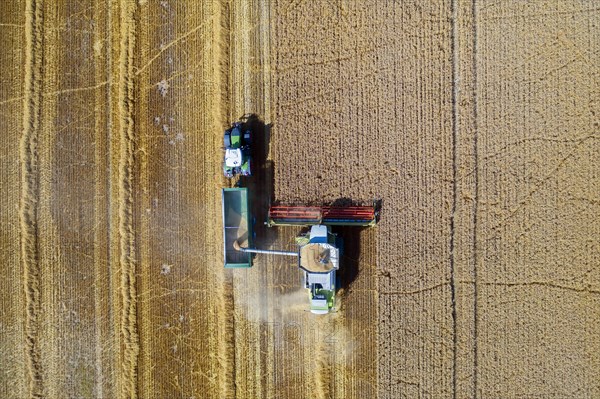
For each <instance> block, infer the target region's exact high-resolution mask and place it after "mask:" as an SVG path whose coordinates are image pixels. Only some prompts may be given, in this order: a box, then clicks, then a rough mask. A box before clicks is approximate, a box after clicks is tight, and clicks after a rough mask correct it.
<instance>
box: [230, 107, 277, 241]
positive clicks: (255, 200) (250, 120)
mask: <svg viewBox="0 0 600 399" xmlns="http://www.w3.org/2000/svg"><path fill="white" fill-rule="evenodd" d="M244 117H245V118H246V126H247V127H248V129H250V131H251V132H252V143H251V148H252V159H251V169H252V176H248V177H240V182H239V183H240V185H241V186H243V187H247V188H248V192H249V198H250V204H249V205H250V210H251V212H252V216H253V223H254V226H253V230H254V237H253V241H254V243H253V245H254V246H255V247H257V248H269V247H270V246H271V245H272V244H273V242H275V240H276V239H277V231H276V229H272V228H268V227H267V226H266V222H267V216H268V211H269V206H270V204H271V203H272V202H273V199H274V198H273V196H274V186H275V175H274V172H275V163H274V162H273V161H272V160H270V159H269V150H270V142H271V127H272V126H271V124H265V123H264V121H263V120H262V119H260V117H259V116H258V115H256V114H250V115H245V116H244Z"/></svg>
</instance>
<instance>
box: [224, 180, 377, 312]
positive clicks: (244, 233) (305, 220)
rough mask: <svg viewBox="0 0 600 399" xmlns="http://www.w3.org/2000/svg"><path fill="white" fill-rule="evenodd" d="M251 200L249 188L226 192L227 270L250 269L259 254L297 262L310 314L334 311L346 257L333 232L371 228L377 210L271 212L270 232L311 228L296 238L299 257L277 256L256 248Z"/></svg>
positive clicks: (330, 208) (335, 208)
mask: <svg viewBox="0 0 600 399" xmlns="http://www.w3.org/2000/svg"><path fill="white" fill-rule="evenodd" d="M247 195H248V192H247V190H246V189H245V188H241V189H240V188H233V189H227V188H226V189H223V226H224V233H223V234H224V240H225V267H251V266H252V254H256V253H262V254H272V255H282V256H291V257H297V258H298V267H299V268H300V270H301V271H302V273H303V281H304V283H303V286H304V288H306V289H307V291H308V294H309V300H310V311H311V312H312V313H315V314H327V313H329V312H330V311H331V310H332V309H333V308H334V306H335V294H336V290H337V289H338V288H339V284H338V279H337V276H336V272H337V270H338V269H339V267H340V257H341V255H342V252H343V241H342V239H341V238H340V237H338V236H337V235H336V234H334V233H333V232H332V231H331V226H372V225H374V224H375V223H376V221H377V212H376V209H375V206H374V205H373V206H351V207H341V206H322V207H308V206H272V207H271V208H270V209H269V216H268V220H267V225H268V226H281V225H292V226H309V227H310V231H309V232H308V233H306V234H303V235H300V236H298V237H296V244H298V250H297V251H278V250H271V249H257V248H252V243H251V240H250V238H251V237H252V231H251V230H252V229H251V224H252V223H249V222H248V220H249V218H250V214H249V212H248V197H247Z"/></svg>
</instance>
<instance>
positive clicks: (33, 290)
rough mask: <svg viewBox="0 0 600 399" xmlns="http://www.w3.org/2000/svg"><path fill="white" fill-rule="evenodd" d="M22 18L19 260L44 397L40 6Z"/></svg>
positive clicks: (35, 377)
mask: <svg viewBox="0 0 600 399" xmlns="http://www.w3.org/2000/svg"><path fill="white" fill-rule="evenodd" d="M25 11H26V16H25V21H26V22H25V82H24V92H25V97H24V101H23V135H22V138H21V143H20V158H21V187H22V188H21V203H20V219H21V259H22V262H23V281H24V289H25V303H26V307H25V312H26V314H25V341H26V350H27V352H26V361H27V368H28V371H29V389H30V395H31V396H32V397H35V398H38V397H43V396H44V384H43V370H42V365H41V359H40V347H39V341H38V331H39V327H40V322H39V316H40V310H41V304H40V284H41V276H40V264H39V257H38V225H37V218H38V201H39V154H38V139H39V133H40V112H41V101H42V88H41V86H42V67H43V43H42V38H43V31H42V24H43V13H42V4H40V3H39V2H37V1H35V0H30V1H28V2H27V4H26V8H25Z"/></svg>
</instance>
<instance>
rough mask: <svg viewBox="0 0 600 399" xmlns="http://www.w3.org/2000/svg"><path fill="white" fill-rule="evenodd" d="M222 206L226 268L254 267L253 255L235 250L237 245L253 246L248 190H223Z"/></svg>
mask: <svg viewBox="0 0 600 399" xmlns="http://www.w3.org/2000/svg"><path fill="white" fill-rule="evenodd" d="M221 204H222V211H223V242H224V253H223V256H224V263H225V267H226V268H240V267H252V254H251V253H246V252H240V251H238V250H236V249H235V245H237V244H240V245H243V246H244V247H249V246H251V245H252V217H251V215H250V212H249V211H248V190H247V189H246V188H224V189H222V191H221Z"/></svg>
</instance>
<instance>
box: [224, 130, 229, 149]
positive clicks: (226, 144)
mask: <svg viewBox="0 0 600 399" xmlns="http://www.w3.org/2000/svg"><path fill="white" fill-rule="evenodd" d="M223 144H224V145H225V148H229V147H231V136H230V135H229V133H228V132H225V135H224V136H223Z"/></svg>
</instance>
